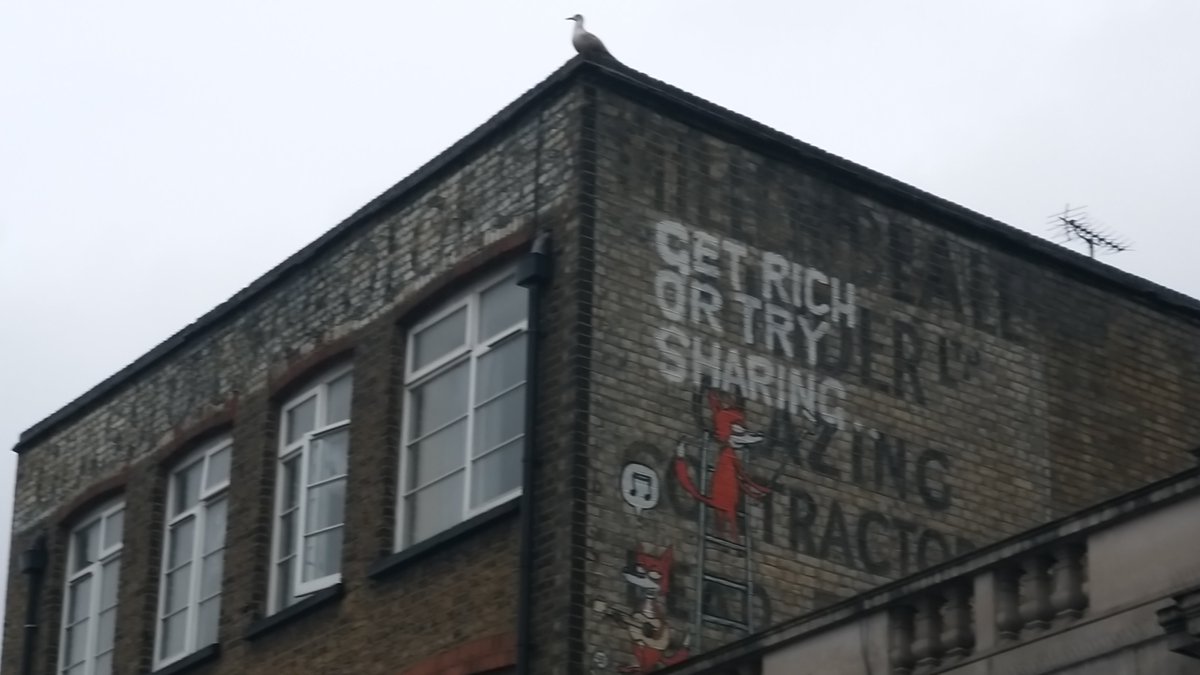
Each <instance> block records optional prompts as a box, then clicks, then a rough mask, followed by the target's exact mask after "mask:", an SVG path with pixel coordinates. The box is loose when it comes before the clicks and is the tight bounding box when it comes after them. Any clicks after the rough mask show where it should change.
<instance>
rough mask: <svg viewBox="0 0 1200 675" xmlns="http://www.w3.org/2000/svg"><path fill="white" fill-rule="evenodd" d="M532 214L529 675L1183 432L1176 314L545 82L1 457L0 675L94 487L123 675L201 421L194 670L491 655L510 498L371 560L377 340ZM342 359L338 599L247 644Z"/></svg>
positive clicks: (976, 236)
mask: <svg viewBox="0 0 1200 675" xmlns="http://www.w3.org/2000/svg"><path fill="white" fill-rule="evenodd" d="M539 227H541V228H545V229H547V230H549V231H550V232H551V233H552V242H553V264H554V267H553V277H552V280H551V282H550V284H549V286H548V288H547V289H546V290H547V294H546V296H545V298H544V302H543V306H542V316H541V319H542V320H541V323H540V325H539V326H538V327H537V330H538V332H539V335H540V337H541V341H542V342H541V351H540V356H539V357H538V361H537V370H538V373H539V389H540V392H541V395H540V397H539V400H538V406H537V434H536V444H535V445H536V448H537V450H536V457H537V464H536V467H537V468H536V471H537V475H538V479H537V481H536V483H535V485H534V489H533V495H534V508H535V512H534V517H535V522H536V529H535V535H534V540H533V565H534V571H533V574H534V584H533V597H532V617H533V618H532V623H533V641H534V644H535V649H534V655H535V658H534V661H533V666H534V671H535V672H539V673H557V672H587V671H593V672H612V671H615V670H616V669H618V668H620V667H624V666H629V665H631V664H634V663H637V664H638V665H639V667H640V668H642V669H644V670H650V669H653V668H654V667H657V666H659V665H665V664H667V663H670V662H672V661H675V660H679V659H682V658H684V657H686V656H687V655H689V654H693V653H697V652H698V651H702V650H706V649H709V648H711V647H714V646H716V645H718V644H721V643H724V642H727V641H729V640H730V639H733V638H736V637H739V636H741V635H743V634H744V632H745V630H746V629H747V625H746V624H750V625H749V628H750V629H757V628H762V627H764V626H765V625H766V624H767V623H769V622H771V621H777V620H782V619H784V618H787V617H791V616H794V615H797V614H799V613H802V612H804V611H806V610H808V609H812V608H814V607H816V606H818V605H820V604H823V603H826V602H828V601H829V600H831V599H833V598H836V597H840V596H844V595H847V594H850V593H853V592H856V591H859V590H862V589H864V588H866V587H868V586H870V585H873V584H877V583H880V582H882V581H884V580H888V579H893V578H896V577H899V576H903V575H904V574H906V573H909V572H913V571H915V570H916V569H918V568H920V567H925V566H928V565H931V564H935V563H938V562H940V561H942V560H944V559H946V558H948V557H950V556H952V555H954V554H955V553H957V552H959V551H961V550H963V549H965V548H969V547H971V546H973V545H978V544H980V543H982V542H985V541H989V540H994V539H996V538H999V537H1000V536H1003V535H1008V534H1012V533H1015V532H1017V531H1020V530H1022V529H1025V528H1027V527H1030V526H1032V525H1034V524H1037V523H1039V522H1042V521H1045V520H1047V519H1049V518H1050V517H1053V516H1057V515H1061V514H1063V513H1065V512H1068V511H1070V510H1073V509H1075V508H1078V507H1081V506H1083V505H1085V504H1088V503H1091V502H1094V501H1095V500H1097V499H1100V498H1103V497H1106V496H1110V495H1112V494H1114V493H1117V492H1120V491H1123V490H1127V489H1130V488H1133V487H1135V486H1138V485H1141V484H1143V483H1146V482H1148V481H1150V480H1152V479H1155V478H1159V477H1162V476H1165V475H1167V474H1169V473H1171V472H1173V471H1175V470H1177V469H1179V468H1181V467H1182V466H1185V465H1186V463H1187V461H1188V459H1189V458H1188V456H1187V454H1186V452H1185V451H1186V450H1187V449H1189V448H1190V447H1192V446H1193V445H1195V444H1196V443H1197V441H1198V440H1200V422H1198V421H1197V419H1196V418H1195V416H1194V415H1189V412H1188V411H1189V409H1194V408H1195V407H1196V404H1197V402H1200V377H1198V375H1200V373H1198V372H1197V365H1196V364H1197V354H1196V351H1197V344H1200V341H1198V340H1197V338H1198V337H1200V306H1198V305H1197V304H1196V303H1195V302H1194V301H1191V300H1189V299H1186V298H1182V297H1179V296H1176V295H1173V294H1171V293H1170V292H1168V291H1165V290H1164V289H1158V288H1157V287H1154V286H1152V285H1150V284H1148V283H1146V282H1143V281H1140V280H1136V279H1133V278H1130V277H1127V276H1125V275H1122V274H1120V273H1118V272H1115V271H1113V270H1110V269H1108V268H1104V267H1103V266H1100V265H1097V264H1095V263H1091V262H1090V261H1086V260H1084V259H1082V258H1081V257H1079V256H1075V255H1073V254H1069V253H1066V252H1062V251H1059V250H1057V249H1054V248H1053V247H1050V246H1049V245H1047V244H1042V243H1039V242H1037V241H1035V240H1034V239H1033V238H1032V237H1028V236H1027V235H1022V234H1020V233H1018V232H1015V231H1012V230H1009V229H1008V228H1005V227H1004V226H1002V225H999V224H998V223H994V222H992V221H987V220H986V219H984V218H982V217H980V216H977V215H975V214H971V213H969V212H967V211H965V210H963V209H960V208H958V207H954V206H953V205H949V204H946V203H945V202H941V201H939V200H936V199H935V198H933V197H931V196H929V195H924V194H922V193H919V192H917V191H915V190H913V189H912V188H908V187H906V186H903V185H900V184H897V183H894V182H893V181H890V180H889V179H886V178H884V177H881V176H878V175H876V174H872V173H870V172H868V171H866V170H865V169H862V168H860V167H856V166H854V165H851V164H849V163H847V162H844V161H843V160H840V159H838V158H834V157H830V156H827V155H824V154H822V153H820V152H819V151H817V150H815V149H812V148H809V147H807V146H803V145H801V144H799V143H796V142H794V141H791V140H790V139H786V138H784V137H782V136H780V135H778V134H775V133H774V132H771V131H770V130H766V129H763V128H761V127H758V126H757V125H754V124H753V123H751V122H749V121H748V120H744V119H742V118H738V117H736V116H734V115H733V114H732V113H728V112H727V111H723V110H720V109H717V108H715V107H713V106H710V105H708V104H704V103H703V102H699V101H696V100H695V99H692V98H690V97H688V96H687V95H685V94H682V93H681V92H677V91H675V90H672V89H670V88H669V87H666V86H665V85H661V83H657V82H654V81H652V80H649V79H648V78H644V77H643V76H640V75H637V74H636V73H627V72H624V71H620V72H617V71H611V70H608V69H605V68H601V67H597V66H595V65H594V64H588V63H584V62H572V63H571V64H568V65H567V66H566V67H564V68H563V69H561V70H560V71H558V72H557V73H555V74H554V75H553V76H551V78H550V79H549V80H547V81H546V82H545V83H543V84H542V85H541V86H539V88H537V89H535V90H533V91H532V92H531V93H530V94H527V95H526V96H525V97H523V98H522V99H521V100H519V101H518V102H516V103H514V104H513V106H511V107H510V108H509V109H507V110H506V111H504V112H503V113H501V114H500V115H499V116H497V118H496V119H495V120H493V121H492V122H490V123H489V124H488V125H486V126H485V127H483V128H481V129H480V130H479V131H477V132H475V133H474V134H472V136H469V137H468V138H466V139H464V140H463V141H462V142H461V143H460V144H459V145H458V146H456V147H455V148H452V149H451V150H449V151H447V153H446V154H445V155H444V156H443V157H442V158H439V159H438V160H435V161H434V162H432V163H431V164H430V165H429V166H428V167H426V168H425V169H422V170H421V171H420V172H418V174H416V175H415V176H414V177H412V178H410V179H407V180H406V181H404V182H402V183H401V184H400V185H398V186H397V187H396V188H394V189H393V190H391V191H389V192H388V193H386V194H385V195H383V196H381V197H380V198H379V199H377V200H376V201H374V202H372V203H371V204H370V205H368V206H367V207H364V209H363V210H362V211H360V212H359V213H357V214H355V215H354V216H352V217H351V218H350V219H349V220H348V221H347V222H346V223H343V224H342V225H340V226H339V227H338V228H335V230H333V231H331V233H330V234H328V235H326V236H325V237H323V238H322V239H321V240H319V241H318V242H315V243H314V244H312V245H311V246H309V247H308V248H306V249H305V250H304V251H301V252H300V253H298V254H297V255H296V256H294V257H293V258H292V259H290V260H289V261H287V262H285V263H284V264H283V265H281V266H280V267H279V268H278V269H276V270H273V271H272V272H270V273H269V274H268V275H267V276H266V277H264V278H263V279H261V280H260V281H259V282H256V283H255V284H254V285H252V286H251V287H250V288H248V289H246V291H243V292H242V293H241V294H239V295H238V296H235V298H233V299H231V300H230V301H229V302H228V303H226V304H225V305H223V306H221V307H219V308H217V309H216V310H214V312H212V313H211V314H210V315H208V316H206V317H205V318H204V319H202V320H201V321H200V322H198V323H197V324H196V325H194V326H192V327H189V328H188V329H185V331H183V332H182V333H181V334H180V335H178V336H176V337H175V338H172V340H169V341H168V342H167V343H165V344H164V345H162V346H161V347H159V348H158V349H156V350H155V351H154V352H152V353H151V354H148V355H147V356H146V357H144V358H143V359H142V360H140V361H139V362H137V363H135V364H133V365H132V366H130V368H128V369H126V371H122V372H121V373H118V374H117V375H116V376H114V378H112V380H110V381H109V382H106V383H104V384H102V385H101V386H100V387H98V388H97V390H96V391H94V392H92V393H90V394H88V395H86V396H85V397H83V398H81V399H80V400H79V401H76V402H75V403H73V404H71V405H70V406H68V407H67V408H65V409H64V410H63V411H61V412H60V413H57V414H56V415H55V416H52V417H51V418H50V419H48V420H47V421H46V422H43V423H41V424H39V425H38V426H36V427H35V428H34V429H32V430H30V432H28V433H27V434H26V435H25V436H24V437H23V438H22V441H21V444H20V446H19V448H18V449H19V450H20V452H21V453H22V454H21V458H20V465H19V472H18V481H17V496H16V505H15V519H14V528H13V529H14V537H13V542H12V550H13V556H14V560H13V562H12V564H11V565H10V570H11V572H10V577H9V602H8V608H7V621H6V627H5V633H4V641H5V642H4V664H3V665H4V670H5V672H17V665H16V664H17V663H18V659H19V655H20V652H21V650H22V643H21V640H22V622H21V617H22V616H23V613H24V611H25V603H26V602H27V597H26V584H25V580H24V579H23V577H22V575H21V573H20V569H19V565H18V564H17V563H16V560H15V557H16V555H17V554H19V553H20V552H21V551H22V550H24V549H25V548H26V547H27V546H28V545H29V543H30V542H31V541H32V540H33V538H34V537H35V536H36V535H37V534H39V533H46V534H47V535H48V538H49V542H50V556H49V559H50V566H49V568H48V570H47V572H46V580H47V582H46V589H45V591H44V593H43V597H42V600H43V602H42V617H43V623H44V627H43V629H42V630H41V631H40V633H39V635H38V642H37V648H36V649H37V651H36V654H37V665H36V669H35V672H39V673H40V672H53V668H54V665H53V664H54V663H55V655H56V653H57V649H58V625H59V619H60V614H61V602H62V596H63V588H62V579H63V574H64V565H63V557H64V551H65V546H66V541H65V539H66V537H65V533H66V531H67V528H69V527H70V525H71V523H72V518H76V517H78V516H79V515H80V514H81V513H82V512H83V511H85V510H86V509H87V507H88V506H89V505H90V504H94V503H96V500H98V499H102V498H104V497H106V496H111V495H115V494H122V495H123V496H124V499H125V501H126V523H127V525H126V530H125V532H126V534H125V544H124V552H123V554H122V568H121V569H122V577H121V586H120V595H119V598H120V604H119V607H120V609H119V615H118V624H117V655H118V658H117V662H118V663H120V664H122V665H121V667H120V669H119V671H118V672H121V673H139V672H147V671H148V670H149V669H150V668H151V667H152V651H153V644H154V630H155V628H154V626H155V610H156V606H157V605H156V595H157V592H158V591H157V589H158V574H159V561H160V559H161V555H162V552H161V547H162V527H163V524H162V523H163V518H164V514H163V510H164V509H163V502H164V498H165V497H164V495H165V481H164V477H165V472H166V471H168V470H169V469H170V468H171V465H172V460H173V459H175V458H177V457H178V456H179V455H180V453H182V452H185V451H187V450H189V449H191V448H194V447H195V444H196V443H197V442H199V441H200V440H202V439H203V438H205V437H206V436H207V435H209V434H212V433H216V432H219V431H229V432H231V433H232V437H233V443H234V466H233V471H232V476H233V479H232V482H231V484H230V488H229V505H230V506H229V526H228V528H229V529H228V534H227V550H226V564H225V574H224V579H223V582H224V583H223V589H224V591H223V593H224V594H223V600H222V614H221V618H222V620H221V627H220V633H219V637H220V641H219V642H220V652H221V653H220V654H219V656H218V657H216V658H213V659H211V660H208V661H206V662H205V663H204V664H202V665H198V666H196V668H195V672H203V673H221V674H236V673H251V672H265V671H276V672H286V673H338V672H353V673H409V672H411V673H424V672H476V671H482V670H484V669H492V668H495V667H501V666H504V665H507V664H508V663H511V660H512V658H515V657H512V656H504V657H497V656H495V655H496V654H504V655H508V654H513V653H515V648H516V647H515V645H516V643H515V640H516V634H515V628H514V625H515V624H514V617H515V616H516V613H517V603H518V598H517V588H518V583H517V579H518V574H519V572H518V564H517V561H518V548H519V544H520V542H519V537H518V527H517V514H516V513H515V511H514V510H512V509H507V510H506V511H505V513H501V514H498V515H497V517H496V518H494V519H492V520H491V521H489V522H488V524H487V525H486V526H483V527H479V528H476V529H475V530H472V531H471V532H469V533H467V534H464V535H463V536H462V537H460V538H456V539H453V540H450V541H446V542H444V543H443V544H442V545H441V546H438V547H437V548H436V549H432V550H429V551H427V552H426V553H424V554H423V555H421V556H420V557H415V558H413V559H411V560H408V561H406V562H405V563H403V564H399V565H392V566H389V567H388V569H387V570H384V571H381V569H380V566H379V562H380V560H382V559H384V558H386V557H387V556H388V554H389V553H391V551H392V546H393V538H394V531H395V530H394V528H395V522H394V521H395V513H394V511H395V503H396V490H397V471H398V462H397V448H398V446H399V443H400V441H399V436H400V431H399V425H400V422H399V420H400V414H399V412H400V411H399V408H400V402H401V396H400V394H399V392H400V390H401V385H402V380H403V372H404V371H403V347H404V334H405V328H406V326H407V325H409V324H411V323H412V322H413V321H415V320H418V319H419V318H420V317H421V315H422V313H423V312H424V311H426V310H427V309H429V308H430V307H431V306H433V303H436V301H437V300H439V299H441V298H444V297H446V295H447V293H449V292H452V291H453V289H455V288H456V287H457V286H458V285H460V284H462V283H465V282H468V281H470V280H471V279H474V278H477V276H478V275H479V274H481V273H482V272H484V271H485V270H488V269H492V268H494V267H495V265H497V264H499V262H500V261H512V260H515V259H516V257H518V256H519V255H521V254H523V253H524V252H525V251H526V250H527V249H528V246H529V242H530V240H531V239H532V237H533V235H534V232H535V230H536V229H537V228H539ZM346 362H350V363H352V364H353V367H354V373H355V385H354V394H353V405H352V410H353V412H352V417H351V427H350V428H351V431H350V448H351V450H350V455H349V456H350V462H349V479H348V484H349V486H350V488H349V492H348V495H349V496H348V507H347V510H346V513H347V519H346V544H345V549H344V552H343V558H342V572H343V581H342V584H341V586H340V591H339V594H335V595H333V596H331V597H330V598H329V600H328V601H327V602H325V603H323V604H322V605H321V606H319V607H315V608H312V609H311V611H309V612H306V613H305V614H303V615H302V616H297V617H295V618H294V619H292V620H290V621H288V622H287V623H286V624H282V625H279V626H277V627H275V628H274V629H270V630H260V628H261V626H262V625H263V624H262V622H261V619H262V618H263V617H264V615H265V614H266V613H267V578H268V564H269V563H268V559H269V555H268V554H269V547H270V541H271V514H272V508H273V507H272V504H273V491H274V485H275V482H274V481H275V477H274V471H275V456H276V452H277V450H276V448H277V441H278V439H277V429H278V427H279V420H278V410H279V406H280V404H281V402H282V401H283V400H284V399H286V397H287V396H288V395H289V394H290V393H291V392H293V391H294V390H295V389H296V387H299V386H303V384H304V383H305V381H306V379H307V378H309V377H311V376H313V375H314V374H317V373H319V372H320V371H321V370H322V369H324V368H327V367H329V366H331V365H333V364H337V363H346ZM704 457H707V458H708V462H707V463H708V464H714V465H715V467H714V472H713V475H712V478H711V480H710V479H709V478H708V473H707V472H706V471H705V470H704V469H705V467H704V464H706V462H705V461H704V459H703V458H704ZM702 501H706V502H708V503H709V504H710V505H709V506H701V504H700V502H702ZM742 512H745V513H742ZM701 519H703V522H704V524H705V532H707V533H708V535H709V537H708V538H707V539H706V538H705V537H704V536H703V535H704V532H702V531H701V529H700V526H701ZM702 553H703V560H702V559H701V554H702ZM639 564H640V567H641V569H640V570H639V569H638V565H639ZM651 572H655V573H657V574H658V576H655V575H653V574H651ZM702 588H703V589H704V591H703V593H702V592H701V589H702ZM702 595H703V596H704V598H703V601H702V600H701V596H702ZM747 602H748V607H747ZM663 627H665V628H666V630H665V631H663V630H660V629H661V628H663ZM643 633H645V634H644V635H643ZM639 638H640V644H639V643H637V640H638V639H639Z"/></svg>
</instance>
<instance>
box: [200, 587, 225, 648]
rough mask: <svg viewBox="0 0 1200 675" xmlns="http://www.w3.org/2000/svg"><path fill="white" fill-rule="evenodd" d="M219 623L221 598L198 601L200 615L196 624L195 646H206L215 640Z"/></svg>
mask: <svg viewBox="0 0 1200 675" xmlns="http://www.w3.org/2000/svg"><path fill="white" fill-rule="evenodd" d="M220 623H221V598H219V597H217V598H211V599H209V600H205V601H204V602H202V603H200V616H199V618H198V620H197V624H196V646H197V647H207V646H208V645H211V644H212V643H214V642H216V641H217V627H218V626H219V625H220Z"/></svg>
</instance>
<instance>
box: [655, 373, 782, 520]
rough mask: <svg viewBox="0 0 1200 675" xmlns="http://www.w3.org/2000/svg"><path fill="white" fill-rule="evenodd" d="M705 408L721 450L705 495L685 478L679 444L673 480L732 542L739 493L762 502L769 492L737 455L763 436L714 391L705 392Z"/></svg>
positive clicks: (690, 479)
mask: <svg viewBox="0 0 1200 675" xmlns="http://www.w3.org/2000/svg"><path fill="white" fill-rule="evenodd" d="M708 407H709V410H710V411H711V412H712V427H713V428H712V432H713V436H714V437H715V438H716V440H717V443H718V444H720V446H721V449H720V450H719V451H717V458H716V461H715V462H714V463H713V474H712V480H711V481H710V482H709V489H708V494H707V495H706V494H704V493H702V492H701V491H700V490H699V488H697V487H696V484H695V482H693V481H692V477H691V476H690V475H689V474H688V465H687V462H686V461H685V460H684V457H685V451H684V443H683V441H680V442H679V445H678V446H677V448H676V451H675V455H676V456H675V477H676V478H678V479H679V483H680V485H682V486H683V489H684V491H685V492H687V493H688V494H689V495H691V496H692V497H693V498H695V499H696V500H697V501H699V502H701V503H703V504H707V505H708V506H711V507H712V509H713V512H714V514H715V516H716V518H715V524H716V529H717V531H718V532H720V531H722V530H724V531H725V532H726V533H727V536H728V538H729V539H731V540H735V539H737V538H738V525H737V512H738V507H740V506H741V503H742V493H743V492H745V493H746V494H747V495H749V496H750V497H752V498H754V499H762V498H763V497H765V496H767V495H768V494H770V489H769V488H766V487H764V486H762V485H759V484H758V483H755V482H754V481H753V480H751V478H750V476H749V474H747V473H746V470H745V468H744V467H743V466H742V460H741V459H740V458H739V457H738V454H737V453H738V450H740V449H742V448H746V447H749V446H751V445H754V444H756V443H761V442H762V440H763V435H762V434H761V433H759V432H757V431H749V430H748V429H746V426H745V424H746V413H745V412H744V411H742V410H741V409H740V408H738V407H736V406H733V405H727V404H726V403H725V402H724V401H722V400H721V397H720V395H719V394H718V393H717V392H716V390H713V389H709V390H708ZM700 470H701V471H704V467H700Z"/></svg>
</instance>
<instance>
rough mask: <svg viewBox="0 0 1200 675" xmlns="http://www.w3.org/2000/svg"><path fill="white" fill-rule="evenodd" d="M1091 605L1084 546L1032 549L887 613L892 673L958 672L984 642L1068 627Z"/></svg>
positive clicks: (1000, 644)
mask: <svg viewBox="0 0 1200 675" xmlns="http://www.w3.org/2000/svg"><path fill="white" fill-rule="evenodd" d="M977 597H980V598H981V599H984V598H985V599H986V602H978V603H977V602H976V598H977ZM1087 605H1088V596H1087V556H1086V549H1085V546H1084V545H1083V544H1082V543H1080V542H1075V541H1060V542H1056V543H1055V544H1054V545H1053V546H1051V547H1048V548H1044V549H1037V550H1033V551H1029V552H1027V553H1024V554H1022V555H1020V556H1018V557H1015V558H1012V559H1008V560H1004V561H1001V562H1000V563H999V564H997V565H995V566H993V567H991V568H988V569H985V570H981V571H979V572H977V573H975V574H969V575H964V576H961V577H956V578H952V579H949V580H947V581H944V582H941V583H939V584H937V585H936V586H933V587H930V588H928V589H924V590H922V591H919V592H917V593H914V594H912V595H910V596H908V597H905V598H901V599H899V600H898V601H897V602H896V603H894V604H893V605H892V606H891V608H890V610H889V616H888V619H889V621H888V623H889V633H890V638H889V639H890V644H889V652H888V658H889V661H890V663H891V668H892V673H893V674H894V675H925V674H926V673H932V672H936V671H938V670H941V669H944V668H948V667H951V666H953V665H955V664H957V663H959V662H961V661H963V660H964V659H966V658H967V657H969V656H971V655H972V654H974V653H975V651H976V649H977V647H979V646H980V645H981V644H982V645H985V646H987V647H988V648H999V647H1005V646H1007V645H1009V644H1012V643H1015V642H1019V641H1022V640H1027V639H1029V638H1031V637H1034V636H1036V635H1039V634H1042V633H1045V632H1047V631H1050V630H1055V629H1057V628H1061V627H1064V626H1066V625H1067V624H1070V623H1072V622H1074V621H1076V620H1078V619H1079V618H1080V617H1081V616H1083V613H1084V611H1085V610H1086V608H1087Z"/></svg>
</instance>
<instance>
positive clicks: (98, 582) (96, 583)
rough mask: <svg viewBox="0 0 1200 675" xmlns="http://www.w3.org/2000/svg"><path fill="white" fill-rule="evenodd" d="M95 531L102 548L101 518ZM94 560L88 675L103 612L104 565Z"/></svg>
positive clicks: (89, 606) (88, 643)
mask: <svg viewBox="0 0 1200 675" xmlns="http://www.w3.org/2000/svg"><path fill="white" fill-rule="evenodd" d="M97 531H98V532H99V533H100V534H99V536H100V546H101V547H103V546H104V517H103V516H101V518H100V527H99V528H97ZM97 550H99V549H97ZM96 558H97V560H96V561H95V562H93V563H92V565H93V566H95V569H96V573H95V574H94V575H92V588H91V591H92V599H91V603H90V604H89V605H88V624H87V625H88V631H87V650H86V651H85V652H84V658H85V659H87V662H88V665H87V667H86V668H84V672H85V673H87V674H88V675H91V674H92V673H94V672H95V671H96V657H97V656H99V654H98V653H97V652H99V651H100V650H99V646H100V645H99V644H98V643H99V642H100V615H101V614H103V613H104V610H103V608H102V607H101V605H100V603H101V601H102V598H103V597H104V594H103V592H102V589H103V588H104V563H102V562H101V561H102V560H104V558H101V557H100V556H99V555H97V556H96Z"/></svg>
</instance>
